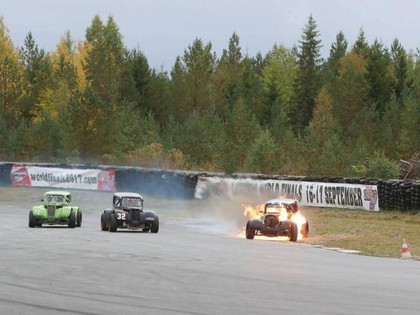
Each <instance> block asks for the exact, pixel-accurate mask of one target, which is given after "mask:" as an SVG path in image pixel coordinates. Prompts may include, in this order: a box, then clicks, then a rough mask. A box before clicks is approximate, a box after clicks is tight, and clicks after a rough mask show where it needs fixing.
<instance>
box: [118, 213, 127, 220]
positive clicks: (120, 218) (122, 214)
mask: <svg viewBox="0 0 420 315" xmlns="http://www.w3.org/2000/svg"><path fill="white" fill-rule="evenodd" d="M126 215H127V214H126V213H124V212H118V213H117V220H125V216H126Z"/></svg>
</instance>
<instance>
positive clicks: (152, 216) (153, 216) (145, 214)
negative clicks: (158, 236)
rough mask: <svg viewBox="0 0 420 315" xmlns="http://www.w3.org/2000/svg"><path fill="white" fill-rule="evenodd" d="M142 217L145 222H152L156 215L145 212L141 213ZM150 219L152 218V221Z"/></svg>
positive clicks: (148, 211)
mask: <svg viewBox="0 0 420 315" xmlns="http://www.w3.org/2000/svg"><path fill="white" fill-rule="evenodd" d="M143 217H144V219H145V220H149V221H152V220H153V221H154V220H155V219H156V217H157V215H156V213H155V212H154V211H150V210H147V211H146V212H143ZM150 218H153V219H150Z"/></svg>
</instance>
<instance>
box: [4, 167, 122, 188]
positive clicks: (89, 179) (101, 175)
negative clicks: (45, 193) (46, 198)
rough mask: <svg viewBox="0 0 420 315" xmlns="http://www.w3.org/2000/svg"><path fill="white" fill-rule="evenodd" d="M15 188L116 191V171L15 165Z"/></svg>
mask: <svg viewBox="0 0 420 315" xmlns="http://www.w3.org/2000/svg"><path fill="white" fill-rule="evenodd" d="M10 180H11V182H12V184H13V185H14V186H28V187H51V188H71V189H91V190H101V191H115V189H116V187H115V169H106V170H102V169H65V168H55V167H39V166H25V165H14V166H13V167H12V169H11V171H10Z"/></svg>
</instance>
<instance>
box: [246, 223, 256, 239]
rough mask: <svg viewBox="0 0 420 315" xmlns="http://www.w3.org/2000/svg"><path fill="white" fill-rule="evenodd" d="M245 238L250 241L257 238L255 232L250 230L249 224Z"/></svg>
mask: <svg viewBox="0 0 420 315" xmlns="http://www.w3.org/2000/svg"><path fill="white" fill-rule="evenodd" d="M245 236H246V238H247V239H249V240H253V239H254V236H255V230H254V229H251V228H250V226H249V222H248V223H247V224H246V229H245Z"/></svg>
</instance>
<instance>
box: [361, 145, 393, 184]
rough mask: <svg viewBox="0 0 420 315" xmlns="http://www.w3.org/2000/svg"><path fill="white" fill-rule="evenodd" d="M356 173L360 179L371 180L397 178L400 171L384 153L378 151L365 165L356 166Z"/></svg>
mask: <svg viewBox="0 0 420 315" xmlns="http://www.w3.org/2000/svg"><path fill="white" fill-rule="evenodd" d="M355 170H356V173H357V174H358V176H360V177H371V178H385V179H386V178H397V177H398V176H399V175H400V170H399V168H398V166H397V164H396V163H395V162H393V161H391V160H390V159H388V158H387V157H386V156H385V154H384V153H383V152H382V151H376V152H375V153H374V155H373V156H372V157H370V158H368V159H367V160H366V161H365V163H359V164H358V165H356V166H355Z"/></svg>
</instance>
